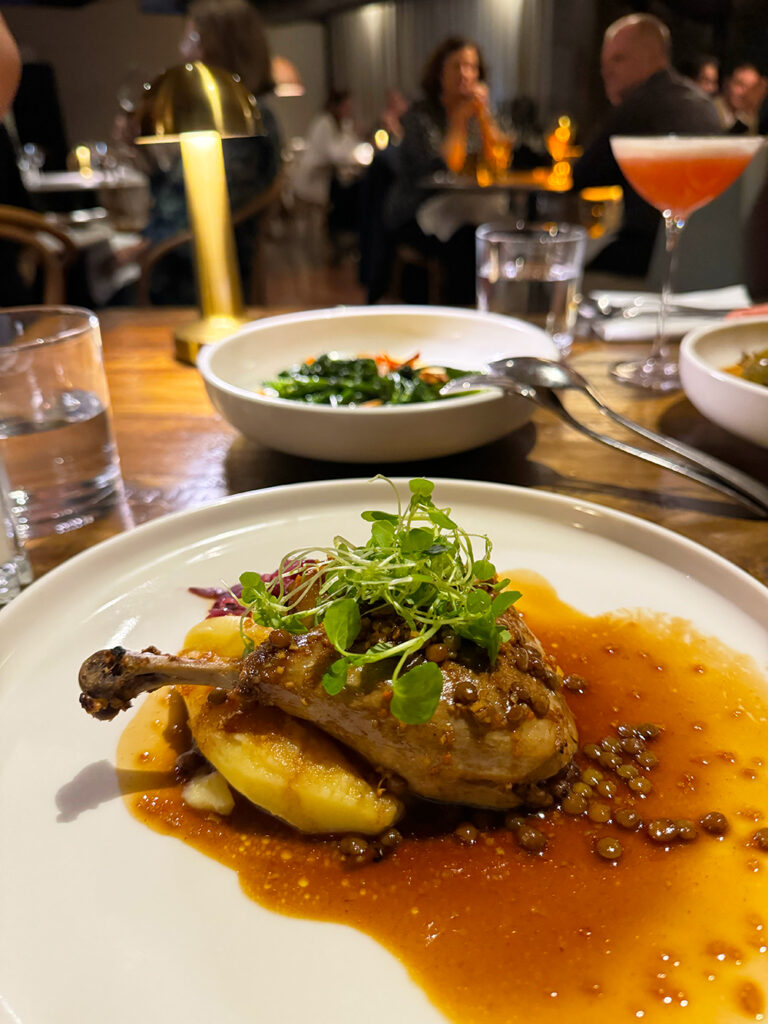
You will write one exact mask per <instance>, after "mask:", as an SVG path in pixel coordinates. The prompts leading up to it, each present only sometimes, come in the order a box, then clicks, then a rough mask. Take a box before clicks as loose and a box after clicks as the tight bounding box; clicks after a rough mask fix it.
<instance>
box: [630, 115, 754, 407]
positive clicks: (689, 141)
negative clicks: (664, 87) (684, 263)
mask: <svg viewBox="0 0 768 1024" xmlns="http://www.w3.org/2000/svg"><path fill="white" fill-rule="evenodd" d="M763 141H764V140H763V139H762V138H761V137H755V136H749V137H747V136H744V135H700V136H693V135H691V136H681V135H632V136H630V135H614V136H612V138H611V148H612V150H613V155H614V156H615V157H616V161H617V162H618V164H619V167H621V170H622V171H623V173H624V176H625V177H626V179H627V181H628V182H629V184H630V185H631V186H632V187H633V188H634V189H635V191H636V192H637V193H638V194H639V195H641V196H642V197H643V199H645V200H646V201H647V202H649V203H650V204H651V205H652V206H655V207H656V209H657V210H658V211H659V212H660V213H661V214H662V216H663V217H664V229H665V240H666V246H665V248H666V256H667V264H666V268H665V273H664V275H663V278H662V281H663V283H662V288H661V298H660V302H659V318H658V326H657V331H656V339H655V341H654V343H653V347H652V348H651V351H650V352H649V353H648V355H647V356H646V358H645V359H637V360H632V361H629V362H623V363H617V364H616V365H615V366H614V367H613V369H612V371H611V372H612V373H613V376H614V377H616V378H617V379H618V380H620V381H622V382H623V383H625V384H636V385H639V386H640V387H645V388H650V389H652V390H654V391H669V390H671V389H673V388H679V387H680V378H679V377H678V373H677V361H676V360H675V359H674V358H672V357H671V356H670V354H669V352H668V348H667V339H666V337H665V322H666V311H667V304H668V301H669V295H670V292H671V286H672V280H671V279H672V265H673V256H674V252H675V249H676V247H677V243H678V241H679V239H680V235H681V233H682V231H683V228H684V227H685V224H686V221H687V220H688V218H689V217H690V215H691V214H692V213H693V212H694V211H695V210H698V209H700V208H701V207H702V206H706V204H707V203H709V202H711V201H712V200H713V199H715V198H716V197H717V196H719V195H720V193H721V192H724V191H725V189H727V188H728V186H729V185H731V184H733V182H734V181H735V180H736V179H737V178H738V176H739V175H740V174H741V172H742V171H743V170H744V168H745V167H746V166H747V164H748V163H749V162H750V160H751V159H752V157H753V156H754V155H755V153H756V152H757V150H758V149H759V148H760V146H762V145H763ZM703 258H706V256H705V255H704V256H703Z"/></svg>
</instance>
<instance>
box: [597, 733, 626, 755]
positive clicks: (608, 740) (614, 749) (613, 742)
mask: <svg viewBox="0 0 768 1024" xmlns="http://www.w3.org/2000/svg"><path fill="white" fill-rule="evenodd" d="M600 746H601V747H602V748H603V750H607V751H608V753H609V754H620V753H621V741H620V740H617V739H616V738H615V737H614V736H606V737H605V738H604V739H602V740H601V741H600Z"/></svg>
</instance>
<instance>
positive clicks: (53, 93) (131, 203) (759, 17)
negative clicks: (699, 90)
mask: <svg viewBox="0 0 768 1024" xmlns="http://www.w3.org/2000/svg"><path fill="white" fill-rule="evenodd" d="M254 7H255V8H256V10H257V11H258V12H259V14H260V16H261V19H262V21H263V24H264V26H265V29H266V36H267V42H268V46H269V50H270V53H271V55H272V58H273V59H275V60H276V67H278V69H283V70H282V74H284V75H288V79H289V80H287V81H284V82H281V81H277V82H276V87H275V88H273V89H271V90H269V91H267V92H265V93H263V94H262V95H261V96H260V97H259V102H260V104H261V105H262V106H263V107H265V108H267V109H268V110H269V112H270V113H271V114H273V115H274V119H275V121H276V130H277V132H278V137H279V163H280V168H281V170H280V186H279V188H278V189H277V190H276V191H275V192H274V194H271V195H269V196H268V197H266V198H265V202H264V204H263V208H262V209H260V210H259V213H258V214H257V215H256V216H255V217H251V218H250V219H251V222H252V223H255V222H256V221H258V224H259V226H258V248H259V253H258V256H257V257H255V260H252V261H251V262H256V263H258V272H256V271H254V272H253V274H251V268H250V267H249V268H245V267H242V266H241V271H242V273H243V283H244V286H245V287H246V290H247V291H249V292H253V290H254V289H255V292H256V293H258V296H259V297H260V299H261V301H262V302H264V301H266V302H268V303H270V304H272V305H281V304H284V303H285V302H286V301H290V302H293V301H296V300H298V301H300V302H301V304H302V305H313V306H325V305H332V304H335V303H339V302H343V303H365V302H370V301H382V300H383V299H387V300H393V301H400V300H404V301H414V300H417V301H418V300H424V299H425V297H426V296H427V295H429V294H433V293H434V289H433V290H432V293H430V292H429V286H430V283H429V281H428V280H427V281H426V283H425V281H424V280H423V278H425V277H428V274H429V271H430V265H431V264H430V259H431V254H428V258H427V260H426V264H427V265H426V267H425V266H421V265H420V266H418V267H413V266H408V265H407V266H405V267H403V266H402V261H403V259H404V258H405V256H407V255H409V253H408V252H407V251H406V252H405V254H404V252H403V251H402V250H403V249H404V247H403V246H400V251H397V244H396V243H395V242H393V240H392V237H391V232H390V231H388V227H387V225H386V224H383V225H382V224H381V219H382V218H381V214H380V210H381V208H382V206H383V205H384V204H385V202H386V200H385V192H386V190H387V188H388V186H389V185H390V184H391V175H392V172H391V171H390V169H389V168H390V166H391V164H392V163H393V162H394V160H395V159H396V156H397V148H398V143H399V139H398V137H397V131H396V132H395V133H394V134H391V133H390V136H389V137H388V138H386V141H384V142H382V141H381V140H382V138H383V136H382V135H381V131H382V127H383V123H384V122H387V123H388V121H389V120H390V119H394V121H395V122H397V123H398V125H399V119H400V118H401V117H402V115H403V113H404V111H405V110H406V109H407V106H408V105H409V104H410V103H411V102H412V101H414V100H416V99H418V98H419V94H420V84H419V83H420V77H421V73H422V69H423V65H424V62H425V61H426V59H427V57H428V56H429V54H430V52H431V51H432V50H434V48H435V46H436V45H437V44H438V43H439V42H440V40H441V38H443V37H446V36H449V35H461V36H465V37H466V38H467V39H470V40H475V41H476V42H477V44H478V46H479V47H480V49H481V51H482V53H483V55H484V60H485V64H486V66H487V85H488V91H489V106H490V110H491V111H492V112H493V114H494V116H495V117H496V119H497V121H498V122H499V124H500V126H501V127H502V128H503V129H504V130H505V132H506V133H507V134H508V135H509V136H510V137H511V138H512V140H513V141H512V147H513V148H512V156H511V158H510V161H509V164H508V166H509V167H511V168H513V169H530V168H532V167H535V166H551V164H552V157H551V155H550V154H549V153H548V151H547V134H548V133H549V132H550V131H551V126H552V124H553V119H555V118H556V117H557V116H559V115H563V114H565V115H567V116H569V117H570V119H571V124H572V129H571V138H570V142H571V143H572V144H573V145H574V146H577V147H584V146H585V145H588V144H589V143H590V142H591V141H592V139H593V138H594V136H595V135H596V134H597V132H598V131H599V130H600V125H601V123H602V122H603V121H604V119H605V117H606V115H607V113H608V111H609V110H610V106H609V103H608V100H607V99H606V95H605V90H604V87H603V82H602V80H601V76H600V60H599V54H600V46H601V39H602V35H603V32H604V30H605V29H606V27H607V26H608V25H609V24H611V23H612V22H614V21H615V20H616V19H617V18H619V17H622V16H623V15H626V14H630V13H632V12H648V13H652V14H655V15H657V16H658V17H659V18H660V19H662V20H663V21H664V23H665V24H666V25H667V26H668V27H669V30H670V32H671V38H672V63H673V65H674V66H675V67H676V68H678V69H679V70H682V71H686V70H687V69H690V68H691V67H692V65H693V64H694V63H695V62H696V60H697V59H698V58H700V57H701V56H702V55H709V56H711V58H712V59H713V61H714V62H715V63H716V64H717V67H718V72H719V81H720V84H721V85H723V84H724V83H725V81H726V78H727V75H728V74H730V72H731V70H732V69H733V68H734V67H737V66H738V65H741V64H748V65H749V66H750V67H752V68H754V69H756V72H755V74H756V75H757V77H758V79H759V81H758V83H757V85H756V86H755V89H756V94H757V93H760V96H758V97H757V99H755V100H754V104H756V109H755V118H756V121H755V125H754V126H753V129H752V130H758V125H757V121H758V120H759V119H760V118H761V117H762V119H763V122H764V121H765V118H766V116H768V115H766V109H768V108H766V107H765V104H764V103H762V104H761V102H760V101H761V98H762V99H764V95H765V84H764V83H765V81H766V79H765V77H764V76H765V73H766V71H767V70H768V24H767V23H766V19H765V12H764V5H763V4H762V3H761V2H760V0H702V2H697V0H678V2H669V3H661V2H657V3H641V4H627V3H620V2H614V0H391V2H385V3H374V4H353V3H349V2H346V0H338V2H330V0H327V2H323V0H275V2H269V0H266V2H261V3H259V2H255V3H254ZM0 10H1V11H2V13H3V14H4V16H5V18H6V20H7V23H8V26H9V27H10V30H11V32H12V33H13V35H14V37H15V39H16V41H17V44H18V46H19V50H20V53H21V59H22V64H23V71H22V76H21V82H20V86H19V89H18V92H17V95H16V98H15V101H14V103H13V106H12V109H11V111H10V112H9V114H8V115H7V116H6V125H7V127H8V128H9V129H10V136H11V138H10V143H9V145H10V146H11V149H10V150H9V148H8V145H6V147H5V150H6V154H8V155H7V157H6V159H9V160H10V161H13V159H14V157H13V154H14V152H15V162H16V163H21V164H22V165H23V166H25V167H27V168H29V167H30V164H31V165H32V168H33V172H32V173H34V168H35V166H36V165H37V164H38V163H39V162H40V161H42V170H43V171H44V172H49V171H65V170H70V171H71V170H73V169H77V168H78V167H79V166H80V165H79V164H78V155H77V154H78V151H79V152H80V154H81V158H80V159H83V158H84V159H86V160H90V161H92V163H93V166H94V168H95V167H96V166H97V164H98V165H99V166H101V167H106V168H108V169H111V170H112V171H115V170H117V169H119V168H121V167H127V168H130V169H131V170H132V171H136V173H137V177H136V178H135V180H134V179H133V178H131V184H130V185H129V184H128V182H125V183H124V184H125V186H126V187H125V188H121V189H118V188H112V189H108V190H99V189H96V188H92V189H90V190H88V191H85V190H81V191H79V192H77V193H75V192H67V191H65V190H63V187H62V191H49V192H39V191H34V189H35V185H34V183H32V184H31V185H29V187H28V188H27V189H26V190H25V189H24V186H23V184H21V187H20V183H19V181H18V175H13V174H11V173H10V168H9V169H8V175H6V186H5V187H6V195H5V196H4V197H3V198H2V201H3V202H4V203H6V204H8V205H13V206H22V207H24V208H27V209H30V210H33V211H38V212H42V213H44V214H48V215H51V214H59V215H60V221H61V224H60V226H61V225H63V226H64V228H65V230H67V231H69V232H70V233H72V227H71V224H72V222H71V220H70V221H67V220H66V215H67V214H68V213H69V214H71V213H72V212H73V211H78V210H87V209H89V208H92V209H95V210H96V214H94V217H93V220H92V221H91V222H90V227H91V229H92V230H91V235H92V240H91V241H90V242H89V240H88V238H87V237H86V232H85V231H84V230H81V231H80V232H79V234H78V233H77V232H75V242H76V245H77V248H78V252H77V254H76V256H75V257H74V258H73V259H72V261H71V265H70V266H68V268H67V270H66V275H65V276H66V278H67V294H66V298H67V301H72V302H76V303H80V304H84V305H88V306H91V307H97V308H103V307H105V306H109V305H114V304H117V305H131V304H139V303H141V302H144V301H146V300H147V297H148V296H150V297H151V300H152V301H153V302H157V303H160V304H171V305H173V304H178V297H179V296H181V298H183V299H184V301H185V302H187V303H189V302H194V299H195V296H194V289H193V288H192V286H191V285H190V283H189V281H187V286H186V288H185V289H183V288H182V289H181V290H180V289H179V287H178V281H176V282H175V284H176V285H177V287H172V286H170V285H169V284H168V280H167V278H168V276H169V275H170V276H171V277H173V275H174V269H173V254H171V257H170V258H169V257H167V256H166V257H165V258H166V261H167V263H168V267H167V273H166V274H162V273H161V274H160V278H159V280H158V281H156V282H155V283H154V284H151V283H149V282H148V281H147V280H146V277H147V275H148V273H149V272H148V271H147V270H146V260H145V256H146V253H142V254H141V258H137V259H135V260H134V259H132V258H131V255H132V253H134V252H137V251H139V250H140V249H141V246H137V244H136V241H135V240H136V239H141V238H142V237H146V236H143V235H142V233H143V232H145V231H146V230H147V223H148V221H149V219H150V207H151V204H152V201H153V199H152V196H151V195H148V194H147V178H146V176H145V175H144V174H143V172H144V171H146V170H147V168H149V170H150V172H151V171H153V170H155V169H156V167H157V163H156V162H154V163H153V162H151V161H148V160H147V158H146V151H145V153H142V154H139V153H138V151H137V148H136V147H133V146H132V145H131V143H130V138H129V137H128V136H126V134H125V132H124V126H120V120H121V118H122V119H123V120H125V118H126V111H128V115H127V116H128V117H130V116H132V115H133V114H134V112H135V108H136V104H137V103H138V102H139V98H140V90H141V86H142V83H143V82H144V81H147V82H149V81H152V80H153V79H154V78H155V77H156V76H157V75H158V74H159V73H160V72H161V71H163V70H164V69H165V68H167V67H169V66H171V65H173V64H175V63H178V61H179V59H180V50H179V47H180V42H181V40H182V37H183V35H184V26H185V22H186V18H187V14H186V4H185V3H184V2H183V0H60V2H57V3H36V2H33V0H22V2H20V3H14V4H4V5H2V7H0ZM286 69H287V70H286ZM334 92H336V93H340V92H343V93H345V94H347V96H346V100H345V110H344V124H343V126H342V127H343V131H344V132H345V133H346V137H345V139H344V141H343V142H342V141H340V142H339V144H338V146H337V149H338V152H337V153H336V156H335V160H336V163H335V164H334V163H333V160H332V159H331V158H330V157H329V156H328V155H327V154H326V155H324V156H323V155H320V156H317V157H316V159H315V160H314V162H313V161H312V159H311V157H308V154H307V153H306V149H307V138H308V132H310V130H311V129H312V127H313V124H315V123H316V122H317V120H318V118H320V116H321V115H322V114H323V112H324V111H326V110H327V99H328V97H329V95H331V94H332V93H334ZM382 119H383V120H382ZM339 124H341V121H339ZM377 130H378V131H379V133H380V134H379V135H378V136H377V135H376V132H377ZM759 130H761V131H763V130H764V124H762V125H760V128H759ZM377 140H378V141H377ZM315 141H316V140H315ZM310 148H311V147H310ZM385 149H389V153H386V152H383V150H385ZM322 160H325V166H324V167H322V168H321V169H320V171H318V167H317V165H318V164H319V162H321V161H322ZM302 161H303V162H305V164H306V163H308V162H312V164H313V166H312V169H311V170H310V169H309V168H308V167H307V168H305V171H304V172H302V171H301V169H300V165H301V163H302ZM382 165H383V168H384V169H383V170H382ZM312 173H315V174H316V175H317V174H318V173H319V174H321V175H322V176H323V177H324V181H323V182H322V183H318V182H310V183H309V186H308V185H307V182H306V181H305V180H303V179H305V178H306V177H307V175H309V176H310V177H311V175H312ZM139 175H141V176H139ZM296 175H298V176H299V179H300V180H299V182H298V183H297V182H296V181H295V176H296ZM28 184H29V183H28ZM254 188H256V186H254ZM302 192H306V198H305V197H304V196H303V195H302ZM253 198H255V195H252V196H249V197H243V196H240V197H238V202H243V203H244V202H246V199H247V200H251V199H253ZM547 199H548V197H544V199H543V200H542V199H541V198H539V199H538V209H537V210H536V213H537V216H538V217H539V218H540V219H541V218H542V217H547V216H553V217H557V216H562V215H563V210H565V211H566V216H568V215H572V207H569V205H568V203H569V197H568V196H561V197H560V201H559V202H555V203H552V201H551V197H549V199H550V201H549V205H548V204H547ZM531 202H534V201H533V200H531ZM232 205H233V212H237V211H236V209H235V207H236V204H235V202H234V201H233V204H232ZM534 205H535V203H534ZM105 206H106V208H107V215H108V216H107V217H105V218H104V220H102V221H98V220H97V214H98V215H101V214H103V212H104V207H105ZM528 212H531V211H530V210H529V211H528ZM82 216H83V217H85V216H86V214H82ZM84 225H85V221H81V222H80V226H81V227H84ZM97 228H98V230H97ZM756 233H757V234H759V232H756ZM150 237H151V239H152V242H153V243H154V242H155V241H156V240H157V238H156V236H150ZM739 241H743V242H744V245H747V244H752V245H757V246H758V248H759V243H758V242H757V241H755V240H754V239H747V238H744V239H743V240H742V239H740V240H739ZM254 244H255V243H254ZM410 255H411V256H414V258H415V257H416V256H418V255H419V254H418V253H417V254H414V253H412V252H411V253H410ZM424 262H425V261H424V259H421V260H420V263H424ZM180 267H181V269H179V274H182V273H183V272H184V271H183V265H180ZM161 269H162V268H161ZM142 274H144V278H145V279H144V280H142V279H141V275H142ZM30 275H32V276H34V275H33V273H32V271H31V270H29V268H27V276H26V278H24V280H23V282H19V281H18V279H17V280H16V293H13V292H12V294H8V295H4V296H3V302H4V303H5V304H13V303H15V302H19V301H32V300H35V298H36V295H37V296H38V297H39V295H40V288H41V287H42V285H41V281H40V279H39V277H38V278H37V279H35V280H30ZM419 275H420V276H419ZM257 276H258V280H256V278H257ZM754 276H755V277H756V278H759V276H760V275H759V274H758V273H757V271H755V273H754ZM22 277H23V275H22ZM91 278H93V279H94V280H93V281H91V280H90V279H91ZM409 283H410V285H411V288H410V292H409ZM712 283H713V282H711V281H706V282H705V284H707V285H710V284H712ZM714 283H715V284H716V283H718V282H717V281H715V282H714ZM724 283H730V282H729V281H725V282H724ZM750 283H751V291H752V292H753V297H755V298H760V297H762V296H761V295H758V294H756V292H760V291H762V292H765V293H766V297H768V285H766V284H765V283H764V282H761V281H759V280H755V281H754V282H750ZM470 285H471V282H470ZM24 286H26V294H25V293H24V291H23V287H24ZM7 289H8V285H6V290H7ZM19 289H22V290H21V291H19ZM411 293H412V294H411ZM174 295H176V296H177V298H176V299H174ZM430 301H431V299H430ZM469 301H470V302H471V296H470V300H469ZM462 304H464V303H462Z"/></svg>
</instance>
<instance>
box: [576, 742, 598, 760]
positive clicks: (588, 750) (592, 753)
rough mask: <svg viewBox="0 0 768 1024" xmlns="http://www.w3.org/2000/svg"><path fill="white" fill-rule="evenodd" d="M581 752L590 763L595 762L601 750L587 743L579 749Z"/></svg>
mask: <svg viewBox="0 0 768 1024" xmlns="http://www.w3.org/2000/svg"><path fill="white" fill-rule="evenodd" d="M581 752H582V754H583V755H584V756H585V757H588V758H589V759H590V761H597V760H599V758H600V754H601V750H600V747H598V745H597V744H596V743H587V744H586V745H585V746H583V747H582V748H581Z"/></svg>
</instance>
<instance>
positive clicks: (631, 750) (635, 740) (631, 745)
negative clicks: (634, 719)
mask: <svg viewBox="0 0 768 1024" xmlns="http://www.w3.org/2000/svg"><path fill="white" fill-rule="evenodd" d="M621 749H622V750H623V751H624V752H625V753H627V754H639V753H640V752H641V751H643V750H645V740H641V739H640V737H639V736H629V737H628V738H627V739H624V740H622V741H621Z"/></svg>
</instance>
